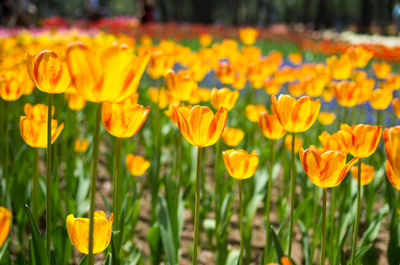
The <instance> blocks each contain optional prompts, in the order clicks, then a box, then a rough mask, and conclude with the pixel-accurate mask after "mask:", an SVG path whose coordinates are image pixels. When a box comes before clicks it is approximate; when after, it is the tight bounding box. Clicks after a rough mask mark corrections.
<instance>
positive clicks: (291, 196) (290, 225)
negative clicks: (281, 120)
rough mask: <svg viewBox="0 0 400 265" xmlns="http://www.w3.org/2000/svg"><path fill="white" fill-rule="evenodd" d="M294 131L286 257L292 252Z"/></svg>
mask: <svg viewBox="0 0 400 265" xmlns="http://www.w3.org/2000/svg"><path fill="white" fill-rule="evenodd" d="M295 137H296V135H295V133H294V132H292V159H291V161H292V162H291V165H292V170H291V175H290V177H291V181H290V185H291V186H290V221H289V250H288V257H289V258H290V257H291V253H292V240H293V224H294V197H295V194H294V193H295V185H296V178H295V173H296V172H295V168H294V166H295V165H294V143H295Z"/></svg>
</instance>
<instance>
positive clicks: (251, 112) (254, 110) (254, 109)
mask: <svg viewBox="0 0 400 265" xmlns="http://www.w3.org/2000/svg"><path fill="white" fill-rule="evenodd" d="M245 111H246V117H247V119H248V120H249V121H251V122H258V116H259V115H260V114H261V113H263V112H267V109H266V108H265V106H264V105H253V104H249V105H247V106H246V110H245Z"/></svg>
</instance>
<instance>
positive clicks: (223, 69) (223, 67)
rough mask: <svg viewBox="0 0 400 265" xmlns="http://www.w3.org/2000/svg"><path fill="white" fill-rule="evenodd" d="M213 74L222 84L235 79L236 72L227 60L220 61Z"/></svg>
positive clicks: (230, 82) (229, 82)
mask: <svg viewBox="0 0 400 265" xmlns="http://www.w3.org/2000/svg"><path fill="white" fill-rule="evenodd" d="M215 74H216V76H217V78H218V80H219V81H220V82H221V83H222V84H233V82H234V81H235V76H236V72H235V71H234V70H233V68H232V65H231V64H229V63H227V62H220V63H219V64H218V68H217V71H216V73H215Z"/></svg>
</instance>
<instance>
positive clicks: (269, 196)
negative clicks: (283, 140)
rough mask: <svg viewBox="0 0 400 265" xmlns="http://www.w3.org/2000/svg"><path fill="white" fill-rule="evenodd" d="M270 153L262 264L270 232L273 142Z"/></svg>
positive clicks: (267, 252) (272, 141) (271, 141)
mask: <svg viewBox="0 0 400 265" xmlns="http://www.w3.org/2000/svg"><path fill="white" fill-rule="evenodd" d="M270 143H271V145H270V151H269V154H270V156H269V172H268V173H269V174H268V186H267V191H268V193H267V196H266V197H265V204H266V209H265V249H264V264H267V262H268V256H269V246H270V244H269V232H270V226H271V225H270V218H269V214H270V211H271V190H272V172H273V166H274V144H275V141H274V140H272V139H271V140H270Z"/></svg>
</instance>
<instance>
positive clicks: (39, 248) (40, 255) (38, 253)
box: [25, 204, 47, 265]
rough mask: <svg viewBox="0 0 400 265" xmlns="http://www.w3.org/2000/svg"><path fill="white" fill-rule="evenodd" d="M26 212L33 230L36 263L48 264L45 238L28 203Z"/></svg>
mask: <svg viewBox="0 0 400 265" xmlns="http://www.w3.org/2000/svg"><path fill="white" fill-rule="evenodd" d="M25 212H26V214H27V216H28V219H29V224H30V226H31V230H32V244H33V251H34V253H35V261H36V264H41V265H45V264H47V259H46V252H45V247H44V240H43V238H42V235H41V234H40V231H39V228H38V227H37V225H36V222H35V219H34V218H33V215H32V212H31V210H30V209H29V206H28V205H27V204H25Z"/></svg>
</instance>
